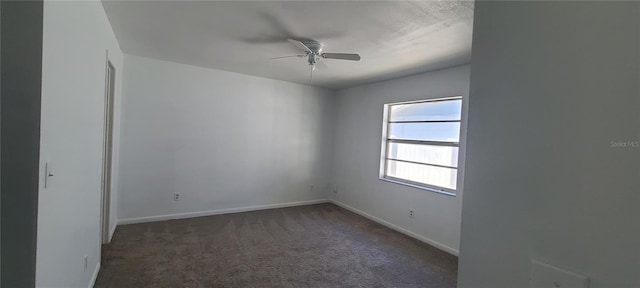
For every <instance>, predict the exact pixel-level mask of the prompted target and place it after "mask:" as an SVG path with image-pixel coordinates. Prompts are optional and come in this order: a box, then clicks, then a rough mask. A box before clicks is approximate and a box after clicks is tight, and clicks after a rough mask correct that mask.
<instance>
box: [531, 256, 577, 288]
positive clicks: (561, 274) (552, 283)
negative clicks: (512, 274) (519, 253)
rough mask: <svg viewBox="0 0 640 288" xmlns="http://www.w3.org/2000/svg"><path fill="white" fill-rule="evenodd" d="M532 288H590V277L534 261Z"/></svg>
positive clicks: (532, 262)
mask: <svg viewBox="0 0 640 288" xmlns="http://www.w3.org/2000/svg"><path fill="white" fill-rule="evenodd" d="M531 288H589V277H587V276H585V275H582V274H579V273H576V272H572V271H569V270H567V269H564V268H560V267H556V266H553V265H550V264H547V263H543V262H540V261H537V260H532V261H531Z"/></svg>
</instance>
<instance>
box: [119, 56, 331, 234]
mask: <svg viewBox="0 0 640 288" xmlns="http://www.w3.org/2000/svg"><path fill="white" fill-rule="evenodd" d="M124 62H125V76H124V78H125V80H124V81H125V83H124V85H125V87H124V102H125V103H124V108H123V135H122V141H121V144H122V147H121V151H122V160H121V165H120V186H119V201H120V202H119V209H120V210H119V217H120V219H121V222H124V223H130V222H137V221H148V220H153V219H156V220H157V219H163V218H162V216H167V215H174V214H182V213H196V214H198V213H203V212H207V211H213V210H219V209H230V208H240V207H249V206H259V205H271V204H280V203H288V202H296V201H308V200H318V199H326V191H327V187H328V184H329V178H330V175H329V170H330V163H331V144H332V142H333V140H332V139H333V138H332V128H333V126H332V121H333V120H332V118H333V114H332V111H333V109H334V108H333V103H334V101H333V98H334V97H333V91H331V90H326V89H320V88H315V87H311V86H306V85H300V84H293V83H289V82H283V81H276V80H270V79H266V78H260V77H254V76H247V75H242V74H236V73H230V72H225V71H219V70H213V69H206V68H201V67H195V66H189V65H183V64H177V63H172V62H165V61H159V60H154V59H149V58H142V57H137V56H130V55H125V61H124ZM312 184H313V185H314V189H313V191H311V189H310V185H312ZM174 192H180V194H181V197H182V199H181V200H180V201H173V193H174ZM188 215H195V214H188ZM198 215H199V214H198ZM158 216H159V217H158ZM183 216H184V215H183ZM143 217H151V218H143ZM140 218H143V219H140Z"/></svg>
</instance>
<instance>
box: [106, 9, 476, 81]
mask: <svg viewBox="0 0 640 288" xmlns="http://www.w3.org/2000/svg"><path fill="white" fill-rule="evenodd" d="M103 5H104V7H105V10H106V12H107V15H108V17H109V20H110V21H111V24H112V26H113V29H114V31H115V33H116V36H117V38H118V41H119V42H120V45H121V48H122V50H123V51H124V52H125V53H129V54H133V55H139V56H145V57H151V58H157V59H162V60H167V61H174V62H179V63H184V64H191V65H197V66H203V67H210V68H215V69H220V70H226V71H232V72H238V73H243V74H249V75H255V76H262V77H267V78H272V79H279V80H285V81H291V82H297V83H304V84H310V83H309V68H308V66H307V65H306V62H305V59H304V58H287V59H279V60H269V59H268V58H271V57H277V56H284V55H293V54H297V53H299V52H300V51H298V50H297V48H296V47H295V46H294V45H292V44H291V43H289V42H287V40H286V39H287V38H297V39H314V40H317V41H320V42H322V43H323V44H324V50H323V52H344V53H359V54H360V55H361V56H362V60H361V61H360V62H352V61H341V60H331V59H326V60H323V61H324V64H326V66H328V67H327V68H328V69H324V70H316V71H314V75H313V82H312V83H311V84H312V85H316V86H322V87H329V88H343V87H348V86H353V85H357V84H361V83H367V82H373V81H379V80H383V79H391V78H396V77H401V76H405V75H410V74H415V73H419V72H424V71H429V70H435V69H439V68H444V67H449V66H454V65H459V64H464V63H469V61H470V59H471V33H472V22H473V2H470V1H409V2H406V1H382V2H370V1H353V2H351V1H251V2H250V1H228V2H222V1H200V2H194V1H105V0H103Z"/></svg>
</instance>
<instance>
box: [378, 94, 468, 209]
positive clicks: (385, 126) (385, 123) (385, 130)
mask: <svg viewBox="0 0 640 288" xmlns="http://www.w3.org/2000/svg"><path fill="white" fill-rule="evenodd" d="M455 99H461V100H462V111H460V134H461V135H460V136H459V141H460V142H458V145H457V147H458V167H457V168H456V173H457V176H458V177H457V179H458V180H457V181H458V182H460V176H461V173H460V169H461V168H462V167H461V165H460V164H461V162H462V161H461V158H462V157H461V154H460V152H462V151H461V146H462V134H463V131H464V129H465V128H464V127H463V123H464V106H465V103H464V102H465V100H464V97H463V96H462V95H459V96H449V97H435V98H429V99H422V100H414V101H404V102H394V103H387V104H384V111H383V114H382V139H381V140H382V141H380V142H381V146H380V170H379V175H378V178H379V179H380V180H382V181H386V182H390V183H395V184H400V185H404V186H409V187H413V188H417V189H421V190H426V191H431V192H436V193H440V194H444V195H448V196H454V197H455V196H456V195H457V194H458V193H457V191H458V190H459V187H460V185H457V187H456V188H457V189H448V188H444V187H439V186H435V185H429V184H425V183H417V182H413V181H410V180H405V179H399V178H395V177H389V176H387V175H386V168H387V166H386V165H387V159H386V157H387V152H388V151H387V149H388V142H387V141H388V135H389V111H390V107H391V106H394V105H401V104H413V103H424V102H429V101H434V102H435V101H446V100H455Z"/></svg>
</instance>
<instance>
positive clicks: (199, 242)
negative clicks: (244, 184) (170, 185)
mask: <svg viewBox="0 0 640 288" xmlns="http://www.w3.org/2000/svg"><path fill="white" fill-rule="evenodd" d="M457 267H458V264H457V258H456V257H454V256H451V255H449V254H447V253H444V252H442V251H440V250H438V249H436V248H434V247H431V246H429V245H426V244H424V243H422V242H420V241H418V240H415V239H413V238H410V237H407V236H405V235H403V234H400V233H398V232H395V231H393V230H391V229H389V228H386V227H384V226H382V225H380V224H377V223H375V222H372V221H370V220H368V219H366V218H364V217H361V216H359V215H357V214H354V213H351V212H349V211H347V210H345V209H343V208H340V207H338V206H336V205H333V204H318V205H309V206H300V207H292V208H283V209H271V210H262V211H254V212H246V213H236V214H226V215H218V216H209V217H199V218H191V219H182V220H171V221H163V222H154V223H144V224H133V225H123V226H119V227H118V229H117V230H116V232H115V235H114V236H113V241H112V243H111V244H109V245H105V246H103V262H102V269H101V270H100V274H99V276H98V280H97V282H96V285H95V287H112V288H129V287H132V288H133V287H153V288H160V287H180V288H183V287H184V288H186V287H189V288H195V287H291V288H294V287H295V288H298V287H434V288H435V287H455V286H456V276H457Z"/></svg>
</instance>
